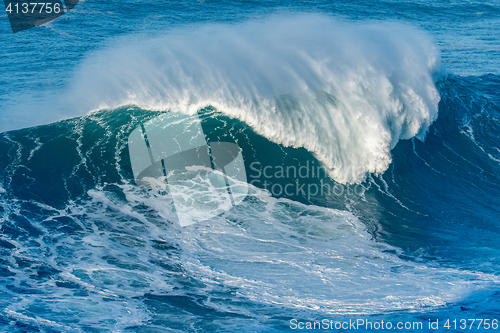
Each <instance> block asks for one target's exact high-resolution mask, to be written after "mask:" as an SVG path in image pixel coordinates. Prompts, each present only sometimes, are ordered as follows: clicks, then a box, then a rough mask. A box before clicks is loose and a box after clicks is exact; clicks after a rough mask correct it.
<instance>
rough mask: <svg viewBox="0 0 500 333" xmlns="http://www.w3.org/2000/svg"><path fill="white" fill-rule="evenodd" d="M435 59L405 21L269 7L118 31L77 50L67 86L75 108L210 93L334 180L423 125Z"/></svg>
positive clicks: (382, 157)
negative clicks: (114, 38) (233, 18)
mask: <svg viewBox="0 0 500 333" xmlns="http://www.w3.org/2000/svg"><path fill="white" fill-rule="evenodd" d="M439 71H440V55H439V52H438V51H437V49H436V47H435V46H434V45H433V44H432V43H431V41H430V39H429V38H428V37H427V36H426V35H425V34H423V33H422V32H420V31H418V30H416V29H414V28H411V27H409V26H406V25H402V24H396V23H368V24H367V23H363V24H361V23H352V22H341V21H337V20H335V19H332V18H329V17H326V16H321V15H310V14H308V15H285V16H283V15H281V16H280V15H278V16H276V15H275V16H270V17H267V18H265V19H260V20H253V21H248V22H245V23H240V24H236V25H235V24H233V25H229V24H218V25H214V24H212V25H204V26H197V27H191V28H188V29H184V30H176V31H170V32H168V33H167V34H166V35H163V36H160V37H154V38H151V37H149V38H136V37H133V38H131V37H128V39H127V38H125V39H123V40H121V41H119V42H117V44H116V45H113V46H111V47H110V48H108V49H105V50H101V51H99V52H97V53H95V54H93V55H92V56H90V57H88V58H87V59H86V60H85V61H84V62H83V64H82V66H81V68H80V70H79V72H78V74H77V75H76V76H75V84H74V86H73V88H72V91H71V93H70V96H71V104H72V105H75V106H76V105H78V106H80V107H81V108H82V111H83V112H87V111H88V110H95V109H102V108H116V107H118V106H121V105H129V104H133V105H138V106H140V107H141V108H144V109H148V110H178V111H180V112H183V113H187V114H194V112H196V111H197V110H198V109H200V108H202V107H205V106H208V105H211V106H214V107H216V108H217V109H218V110H220V111H222V112H224V113H225V114H226V115H228V116H230V117H234V118H237V119H240V120H243V121H245V122H247V123H248V124H249V125H251V126H252V127H253V128H254V129H255V130H256V131H257V132H258V133H259V134H261V135H264V136H266V137H267V138H269V139H271V140H273V141H275V142H277V143H280V144H283V145H285V146H295V147H304V148H306V149H308V150H310V151H311V152H313V153H314V154H315V155H316V156H317V158H318V159H319V160H320V161H322V162H323V163H324V165H325V166H326V167H327V168H328V169H329V172H330V175H331V176H332V177H333V178H334V179H335V180H337V181H339V182H343V183H346V182H359V181H361V180H362V179H363V178H364V176H365V173H366V172H375V173H378V172H383V171H385V170H386V169H387V167H388V166H389V164H390V163H391V154H390V150H391V148H393V147H394V146H395V145H396V143H397V142H398V141H399V140H400V139H408V138H412V137H415V136H416V137H418V138H421V139H422V138H423V137H424V136H425V132H426V131H427V128H428V127H429V125H430V124H431V123H432V122H433V121H434V120H435V119H436V118H437V112H438V102H439V99H440V97H439V93H438V91H437V89H436V87H435V79H434V76H435V74H436V73H438V72H439Z"/></svg>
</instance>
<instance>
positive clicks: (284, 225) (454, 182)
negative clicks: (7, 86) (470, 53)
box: [0, 76, 500, 332]
mask: <svg viewBox="0 0 500 333" xmlns="http://www.w3.org/2000/svg"><path fill="white" fill-rule="evenodd" d="M499 86H500V80H499V79H498V77H496V76H484V77H479V78H459V77H449V78H447V79H444V80H443V81H440V82H439V84H438V89H439V90H440V95H441V96H442V100H441V102H440V116H439V118H438V119H437V120H436V122H435V123H434V124H433V125H431V127H430V130H429V133H428V136H427V139H426V141H425V142H420V141H418V140H415V139H412V140H403V141H401V142H399V144H398V145H397V146H396V147H395V148H394V149H393V151H392V153H393V157H394V158H393V163H392V164H391V166H390V168H389V169H388V171H387V172H386V173H384V174H383V175H375V174H370V175H369V176H368V178H367V179H366V180H365V181H364V182H363V183H362V184H361V185H360V186H361V187H362V188H363V191H361V192H354V193H355V194H356V195H349V194H348V193H349V191H346V192H344V193H343V194H342V195H339V194H338V193H334V194H333V195H332V194H330V195H324V196H316V197H314V198H307V197H302V198H300V197H293V198H287V197H279V198H276V197H273V196H272V195H271V194H272V192H270V191H267V190H265V189H263V188H258V187H250V193H249V196H248V198H247V199H245V201H244V202H243V203H242V204H240V205H238V206H237V207H235V208H234V209H233V210H231V211H228V212H226V213H224V214H221V215H220V216H218V217H215V218H213V219H211V220H209V221H207V222H205V223H199V224H195V225H193V226H191V227H189V228H182V227H180V226H179V225H178V223H177V220H176V215H175V212H174V207H173V204H172V201H171V200H170V199H169V197H168V196H166V195H164V194H161V193H156V194H155V193H152V192H150V191H146V190H144V189H141V188H139V187H137V186H136V185H135V184H134V182H133V179H134V178H133V174H132V169H131V166H130V162H129V160H130V159H129V156H128V149H127V138H128V136H129V134H130V133H131V132H132V131H133V130H134V129H135V128H136V127H137V126H138V125H139V124H141V123H144V122H146V121H150V120H153V121H154V118H155V117H156V116H158V115H159V114H161V112H156V111H149V110H143V109H140V108H138V107H122V108H117V109H114V110H104V111H99V112H95V113H92V114H89V115H86V116H84V117H79V118H74V119H71V120H66V121H61V122H58V123H54V124H50V125H46V126H41V127H36V128H30V129H25V130H20V131H13V132H8V133H4V134H2V135H1V136H0V153H1V154H2V156H6V158H5V159H2V160H1V161H0V169H1V170H4V172H3V173H2V175H1V178H0V219H1V221H2V224H1V229H0V230H1V233H2V237H1V239H0V251H1V253H2V258H4V259H2V261H1V262H0V279H1V284H0V286H1V289H2V295H3V296H2V297H1V298H0V304H1V307H2V308H3V309H4V310H3V312H2V313H1V316H0V322H1V323H5V325H7V324H6V323H8V322H17V323H20V324H19V325H22V327H28V328H29V329H32V330H37V329H41V330H44V329H45V330H54V331H79V330H83V331H86V330H89V329H91V328H93V329H99V330H102V331H106V330H110V331H111V330H124V329H131V328H137V329H142V328H147V329H160V330H161V329H165V328H169V329H172V328H174V329H177V330H179V331H189V330H195V329H206V327H213V329H214V330H218V329H219V330H222V331H243V332H246V331H247V332H251V331H271V332H273V331H276V332H279V331H286V330H287V329H288V326H287V324H286V323H285V324H284V320H283V318H289V317H291V316H292V317H297V318H321V317H328V318H331V319H337V320H345V318H353V319H357V318H359V317H360V316H368V315H369V316H370V317H366V318H370V319H373V320H377V318H378V319H379V320H382V319H383V320H385V321H387V320H388V319H391V320H394V321H396V320H398V321H401V320H405V321H407V320H414V321H422V318H423V316H424V317H425V318H427V317H426V313H428V312H432V313H433V315H435V316H438V317H439V318H441V317H444V316H450V315H453V316H463V315H464V311H466V313H467V316H470V318H476V317H477V318H479V317H481V316H482V317H484V316H488V317H489V316H491V314H492V313H497V312H498V308H499V306H500V300H499V299H498V283H499V280H498V272H499V268H500V263H499V262H498V261H497V260H496V259H494V258H498V257H499V253H500V248H499V247H498V242H497V239H498V234H499V232H500V230H499V229H498V223H497V221H498V218H499V217H500V212H499V210H498V207H497V205H496V204H495V203H496V198H498V196H499V194H500V181H499V179H500V164H499V163H498V160H499V159H500V155H499V152H500V142H499V141H498V137H499V136H498V133H499V130H500V121H499V119H500V117H499V115H500V112H499V111H500V108H499V106H500V101H498V99H497V98H495V97H493V96H495V95H494V93H495V91H496V89H497V88H498V87H499ZM199 114H200V119H201V123H202V126H203V129H204V132H205V133H206V134H207V140H209V141H212V140H213V141H228V142H235V143H237V144H238V145H239V146H240V147H242V151H243V154H244V160H245V164H246V168H247V170H248V174H249V175H250V176H252V175H254V174H252V168H251V165H252V163H254V162H256V161H258V162H260V163H261V164H262V165H263V166H264V165H269V166H275V165H292V164H293V163H297V165H304V163H307V161H309V162H310V163H317V164H319V161H318V160H317V159H315V157H314V156H313V154H312V153H311V152H309V151H307V150H305V149H303V148H293V147H284V146H283V145H280V144H277V143H275V142H273V141H271V140H269V139H268V138H266V137H264V136H262V135H260V134H258V133H257V132H256V131H254V129H253V128H252V127H250V126H249V125H248V124H246V123H245V122H242V121H241V120H238V119H234V118H230V117H228V116H227V115H225V114H224V113H222V112H221V110H219V109H216V108H213V107H210V108H205V109H203V110H199ZM62 148H64V149H62ZM477 170H481V171H480V172H477ZM275 181H276V182H278V181H280V179H276V180H275ZM307 181H310V182H313V181H314V180H311V179H308V180H307ZM330 181H331V182H332V183H334V184H338V185H340V184H339V183H335V182H334V181H332V180H330ZM259 185H260V184H259ZM290 199H293V201H292V200H290ZM298 201H302V202H303V203H300V202H298ZM305 203H307V204H308V205H306V204H305ZM311 203H314V204H315V205H312V204H311ZM464 234H467V235H469V237H466V238H464V237H463V235H464ZM463 248H467V249H469V250H468V251H467V253H464V251H463ZM483 257H487V258H492V259H491V260H487V261H484V260H481V259H480V258H483ZM304 281H308V283H307V284H305V283H304ZM62 309H64V310H62ZM464 309H465V310H464ZM287 320H288V319H287ZM287 320H285V321H286V322H287ZM426 320H427V319H425V320H423V321H424V325H425V322H426Z"/></svg>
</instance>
